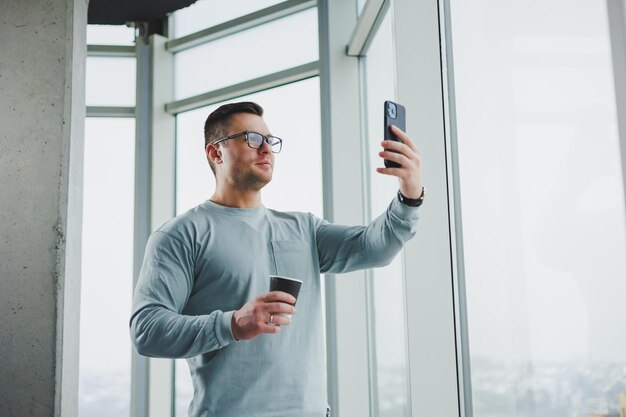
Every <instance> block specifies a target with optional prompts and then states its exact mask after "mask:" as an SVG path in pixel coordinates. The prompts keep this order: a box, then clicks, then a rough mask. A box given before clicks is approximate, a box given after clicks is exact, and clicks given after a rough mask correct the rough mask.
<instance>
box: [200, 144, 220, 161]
mask: <svg viewBox="0 0 626 417" xmlns="http://www.w3.org/2000/svg"><path fill="white" fill-rule="evenodd" d="M204 151H205V153H206V156H207V158H209V160H210V161H212V162H213V163H214V164H221V163H222V151H221V150H220V148H219V146H218V145H213V144H212V143H209V144H208V145H207V146H206V148H205V149H204Z"/></svg>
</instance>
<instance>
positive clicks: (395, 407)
mask: <svg viewBox="0 0 626 417" xmlns="http://www.w3.org/2000/svg"><path fill="white" fill-rule="evenodd" d="M393 49H394V46H393V35H392V26H391V17H390V14H389V13H387V14H386V16H385V18H384V20H383V22H382V24H381V26H380V27H379V29H378V32H377V33H376V35H375V37H374V39H373V41H372V43H371V45H370V48H369V50H368V51H367V56H366V58H365V71H366V88H367V94H366V97H367V116H368V117H367V121H368V124H367V126H368V130H367V133H368V143H367V150H368V152H369V166H370V169H369V173H370V207H371V218H372V219H374V218H375V217H377V216H379V215H380V214H381V213H383V212H384V211H385V210H386V209H387V206H389V203H390V202H391V200H392V199H394V198H396V192H397V191H398V180H397V179H396V178H395V177H389V176H387V175H381V174H378V173H377V172H376V171H375V168H376V167H382V166H384V165H383V161H382V159H380V157H379V156H378V151H379V150H382V147H381V146H380V142H381V141H382V140H383V103H384V102H385V100H394V99H395V58H394V55H393ZM372 274H373V283H374V294H373V299H374V320H375V322H374V324H375V328H374V332H375V335H376V379H377V381H376V384H377V385H376V386H377V392H378V396H377V399H376V402H377V404H378V410H377V414H376V415H377V416H379V417H402V416H407V415H408V412H407V398H408V396H407V392H408V391H407V380H406V368H407V362H406V356H405V344H406V342H405V333H404V328H405V322H404V320H403V319H402V318H404V317H405V314H404V309H403V303H402V300H404V292H403V282H402V262H401V257H400V256H398V257H396V259H395V260H394V261H393V262H392V263H391V264H390V265H388V266H386V267H383V268H376V269H373V270H372ZM389 317H394V320H389Z"/></svg>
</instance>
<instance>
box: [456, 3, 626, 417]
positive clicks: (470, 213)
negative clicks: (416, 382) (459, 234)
mask: <svg viewBox="0 0 626 417" xmlns="http://www.w3.org/2000/svg"><path fill="white" fill-rule="evenodd" d="M451 12H452V34H453V38H452V40H453V48H454V49H453V51H454V55H453V57H454V66H455V79H456V84H455V87H456V103H457V122H458V146H459V161H460V174H461V175H460V181H461V201H462V208H463V239H464V251H465V272H466V277H465V280H466V285H467V304H468V308H467V310H468V311H467V317H468V323H469V328H468V331H469V350H470V355H471V385H472V402H473V414H474V416H475V417H491V416H494V417H495V416H498V417H509V416H510V417H521V416H587V415H592V414H593V415H614V414H619V411H618V410H619V396H620V395H624V393H626V336H625V333H624V331H623V329H624V328H626V314H624V313H623V308H622V305H623V300H624V294H626V280H625V279H624V277H626V258H625V257H624V254H625V253H626V235H625V232H626V225H625V221H624V200H623V198H622V197H623V184H622V178H621V166H620V161H619V148H618V146H619V143H618V137H617V129H616V115H615V98H614V89H613V81H612V80H613V78H612V73H611V57H610V44H609V38H608V27H607V11H606V3H605V2H597V1H579V2H568V1H562V0H549V1H537V0H532V1H526V2H501V1H494V0H488V1H466V0H452V1H451Z"/></svg>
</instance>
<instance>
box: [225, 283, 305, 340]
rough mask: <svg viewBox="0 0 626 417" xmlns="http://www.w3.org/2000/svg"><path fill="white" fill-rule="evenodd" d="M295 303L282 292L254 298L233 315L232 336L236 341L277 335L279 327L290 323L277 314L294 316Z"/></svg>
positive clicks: (289, 295)
mask: <svg viewBox="0 0 626 417" xmlns="http://www.w3.org/2000/svg"><path fill="white" fill-rule="evenodd" d="M295 303H296V299H295V298H294V297H293V296H292V295H291V294H287V293H286V292H282V291H272V292H268V293H265V294H263V295H260V296H258V297H256V298H255V299H253V300H252V301H250V302H248V303H246V305H244V306H243V307H241V308H240V309H239V310H237V311H235V314H233V319H232V321H231V327H232V331H233V336H235V339H237V340H250V339H254V338H255V337H257V336H258V335H260V334H263V333H278V332H279V331H280V326H285V325H287V324H289V323H291V319H289V318H287V317H285V316H282V315H279V314H281V313H282V314H295V313H296V308H295V307H294V306H293V304H295ZM270 322H271V323H270Z"/></svg>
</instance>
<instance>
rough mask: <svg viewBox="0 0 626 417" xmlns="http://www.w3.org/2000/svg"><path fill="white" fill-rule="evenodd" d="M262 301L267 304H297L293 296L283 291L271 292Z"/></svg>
mask: <svg viewBox="0 0 626 417" xmlns="http://www.w3.org/2000/svg"><path fill="white" fill-rule="evenodd" d="M261 299H262V300H263V301H264V302H266V303H271V302H274V301H278V302H283V303H287V304H295V303H296V299H295V297H294V296H293V295H291V294H289V293H286V292H283V291H271V292H268V293H265V294H263V295H262V296H261Z"/></svg>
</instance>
